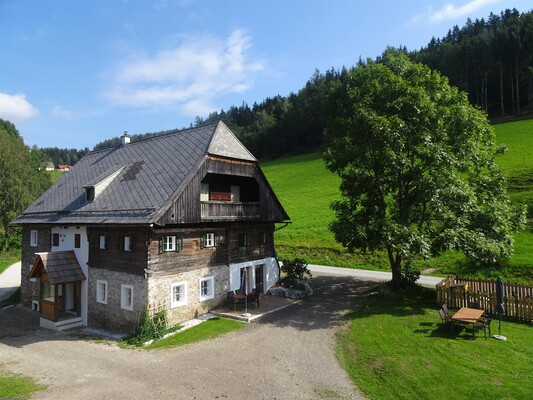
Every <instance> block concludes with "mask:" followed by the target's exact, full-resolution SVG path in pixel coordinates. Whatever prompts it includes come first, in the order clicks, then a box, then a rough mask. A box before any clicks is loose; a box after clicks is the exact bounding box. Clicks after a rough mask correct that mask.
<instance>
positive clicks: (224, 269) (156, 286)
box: [148, 265, 229, 325]
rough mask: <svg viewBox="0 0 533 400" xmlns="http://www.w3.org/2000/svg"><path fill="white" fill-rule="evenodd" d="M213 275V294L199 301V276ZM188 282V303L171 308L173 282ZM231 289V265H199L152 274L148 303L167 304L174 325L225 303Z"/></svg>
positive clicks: (169, 317) (169, 316)
mask: <svg viewBox="0 0 533 400" xmlns="http://www.w3.org/2000/svg"><path fill="white" fill-rule="evenodd" d="M211 276H212V277H213V279H214V298H213V299H210V300H204V301H200V279H201V278H207V277H211ZM178 282H186V283H187V303H186V304H185V305H182V306H178V307H175V308H171V298H170V296H171V285H172V284H173V283H178ZM228 290H229V267H228V266H227V265H221V266H212V267H204V268H198V269H195V270H192V271H184V272H181V273H176V274H172V275H166V276H156V277H151V278H149V280H148V292H149V303H150V304H155V305H163V304H164V305H166V309H167V313H168V319H169V323H170V324H171V325H174V324H177V323H180V322H184V321H187V320H190V319H192V318H195V317H197V316H198V315H202V314H205V313H207V312H209V310H211V309H213V308H216V307H217V306H219V305H222V304H223V303H224V302H225V301H226V293H227V292H228Z"/></svg>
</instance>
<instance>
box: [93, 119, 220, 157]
mask: <svg viewBox="0 0 533 400" xmlns="http://www.w3.org/2000/svg"><path fill="white" fill-rule="evenodd" d="M219 122H222V120H217V121H214V122H208V123H206V124H202V125H198V126H193V127H189V128H181V129H180V128H176V129H170V130H167V131H159V132H155V133H154V136H150V137H147V138H142V139H139V140H136V141H134V142H130V143H128V144H127V145H123V144H117V145H114V146H108V147H104V148H101V149H96V150H91V151H90V152H89V153H87V154H94V153H98V152H101V151H109V150H111V149H118V148H121V147H124V146H131V145H134V144H137V143H142V142H146V141H148V140H154V139H160V138H162V137H164V136H170V135H175V134H176V133H183V134H184V133H187V131H192V130H199V129H203V128H207V127H208V126H209V125H214V126H218V123H219ZM151 133H153V132H147V133H146V134H151Z"/></svg>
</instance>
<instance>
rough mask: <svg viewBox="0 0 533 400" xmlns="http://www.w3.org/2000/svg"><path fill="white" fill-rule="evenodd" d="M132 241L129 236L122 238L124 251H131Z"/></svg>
mask: <svg viewBox="0 0 533 400" xmlns="http://www.w3.org/2000/svg"><path fill="white" fill-rule="evenodd" d="M131 249H132V241H131V236H124V251H131Z"/></svg>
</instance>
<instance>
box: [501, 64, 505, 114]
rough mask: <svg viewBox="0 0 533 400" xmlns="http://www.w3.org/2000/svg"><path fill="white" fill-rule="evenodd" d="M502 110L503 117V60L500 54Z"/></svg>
mask: <svg viewBox="0 0 533 400" xmlns="http://www.w3.org/2000/svg"><path fill="white" fill-rule="evenodd" d="M500 112H501V115H502V117H503V116H504V115H505V106H504V103H503V60H502V57H501V56H500Z"/></svg>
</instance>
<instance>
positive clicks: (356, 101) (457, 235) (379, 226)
mask: <svg viewBox="0 0 533 400" xmlns="http://www.w3.org/2000/svg"><path fill="white" fill-rule="evenodd" d="M325 139H326V147H325V152H324V158H325V161H326V165H327V167H328V168H329V169H330V170H331V171H333V172H335V173H336V174H338V175H339V176H340V178H341V187H340V190H341V200H339V201H336V202H335V203H333V204H332V207H333V209H334V211H335V212H336V219H335V220H334V221H333V222H332V223H331V225H330V228H331V230H332V231H333V233H334V235H335V237H336V239H337V240H338V241H339V242H340V243H342V244H343V245H344V246H345V247H347V248H348V249H349V250H350V251H353V250H355V249H362V250H385V251H386V252H387V254H388V258H389V262H390V266H391V268H392V277H393V283H396V284H398V283H400V282H401V276H402V263H403V262H404V261H405V260H406V259H408V258H410V257H413V256H422V257H424V258H425V259H428V258H429V257H431V256H434V255H436V254H438V253H439V252H442V251H445V250H462V251H463V252H464V254H465V255H466V256H468V257H469V258H470V259H472V260H474V261H476V262H478V263H497V262H499V261H501V260H502V259H505V258H507V257H509V256H510V254H511V252H512V245H513V236H512V232H514V231H516V230H518V229H520V228H521V226H522V224H523V223H524V215H525V214H524V209H523V208H520V207H515V206H513V205H512V204H511V203H510V201H509V199H508V196H507V192H506V182H505V179H504V177H503V175H502V173H501V172H500V170H499V169H498V167H497V166H496V164H495V162H494V158H495V156H496V155H497V154H498V153H499V152H501V151H503V149H501V148H498V146H497V145H496V143H495V135H494V131H493V129H492V127H491V126H490V124H489V122H488V121H487V118H486V116H485V114H484V113H483V112H481V111H480V110H478V109H476V108H474V107H473V106H471V105H470V104H469V102H468V99H467V96H466V94H465V93H462V92H459V91H458V90H457V89H456V88H454V87H451V86H450V85H449V84H448V80H447V78H445V77H443V76H441V75H440V74H439V73H438V72H436V71H432V70H430V69H429V68H428V67H426V66H424V65H421V64H415V63H412V62H411V61H409V59H408V58H407V56H406V55H405V54H404V53H402V52H400V51H397V50H394V49H387V51H385V53H384V54H383V56H382V57H381V58H380V59H378V61H376V62H373V61H367V62H366V63H360V64H359V66H358V67H356V68H354V69H353V70H352V71H350V73H349V75H348V77H347V79H345V80H344V81H343V82H342V84H339V85H338V86H337V87H336V88H335V89H334V91H333V92H332V94H331V96H330V109H329V118H328V121H327V124H326V131H325Z"/></svg>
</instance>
